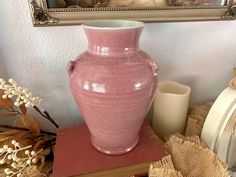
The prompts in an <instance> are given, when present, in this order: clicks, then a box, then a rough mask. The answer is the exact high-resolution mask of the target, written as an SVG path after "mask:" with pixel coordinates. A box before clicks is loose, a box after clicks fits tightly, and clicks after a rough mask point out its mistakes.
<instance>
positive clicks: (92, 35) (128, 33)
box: [84, 27, 142, 56]
mask: <svg viewBox="0 0 236 177" xmlns="http://www.w3.org/2000/svg"><path fill="white" fill-rule="evenodd" d="M84 30H85V33H86V36H87V39H88V52H90V53H93V54H95V55H104V56H106V55H109V56H111V55H122V54H127V53H132V52H134V51H136V50H139V37H140V34H141V32H142V27H140V28H134V29H117V30H116V29H113V30H106V29H89V28H88V29H84Z"/></svg>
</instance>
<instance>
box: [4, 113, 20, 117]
mask: <svg viewBox="0 0 236 177" xmlns="http://www.w3.org/2000/svg"><path fill="white" fill-rule="evenodd" d="M15 116H17V114H16V113H0V117H15Z"/></svg>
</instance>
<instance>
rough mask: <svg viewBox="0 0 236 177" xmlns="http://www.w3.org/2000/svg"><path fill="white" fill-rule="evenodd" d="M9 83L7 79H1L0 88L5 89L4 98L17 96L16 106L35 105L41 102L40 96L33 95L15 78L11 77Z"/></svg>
mask: <svg viewBox="0 0 236 177" xmlns="http://www.w3.org/2000/svg"><path fill="white" fill-rule="evenodd" d="M9 83H10V84H7V83H6V81H5V80H3V79H0V89H1V90H4V95H3V96H2V98H13V97H14V96H15V97H16V99H15V102H14V105H15V106H18V107H19V106H20V105H23V104H24V105H25V106H26V107H33V106H35V105H39V103H40V102H41V99H40V98H39V97H33V96H32V93H31V92H30V91H29V90H28V89H27V88H22V87H20V86H18V85H17V82H16V81H15V80H13V79H9Z"/></svg>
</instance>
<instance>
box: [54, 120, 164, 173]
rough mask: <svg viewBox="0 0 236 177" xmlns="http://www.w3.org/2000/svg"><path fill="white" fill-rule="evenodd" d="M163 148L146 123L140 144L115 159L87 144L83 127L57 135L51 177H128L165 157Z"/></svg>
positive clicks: (141, 131) (87, 132)
mask: <svg viewBox="0 0 236 177" xmlns="http://www.w3.org/2000/svg"><path fill="white" fill-rule="evenodd" d="M165 155H166V153H165V149H164V147H163V146H162V144H161V141H160V140H159V139H158V137H157V136H156V135H155V133H154V131H153V130H152V128H151V127H150V126H149V125H148V123H146V122H145V123H144V124H143V126H142V127H141V130H140V141H139V143H138V145H137V146H136V147H135V148H134V149H133V150H132V151H131V152H129V153H126V154H124V155H118V156H111V155H106V154H102V153H100V152H98V151H97V150H96V149H95V148H94V147H93V146H92V144H91V142H90V133H89V130H88V128H87V126H86V125H85V124H80V125H74V126H69V127H66V128H61V129H59V130H58V132H57V140H56V148H55V159H54V165H53V176H54V177H68V176H78V177H80V176H81V177H87V176H89V177H92V176H94V177H98V176H101V177H105V176H107V177H108V176H110V177H115V176H117V177H126V176H127V177H128V176H131V175H135V174H143V173H147V172H148V168H149V165H150V163H152V162H154V161H157V160H160V159H161V158H162V157H163V156H165Z"/></svg>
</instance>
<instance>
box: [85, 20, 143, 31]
mask: <svg viewBox="0 0 236 177" xmlns="http://www.w3.org/2000/svg"><path fill="white" fill-rule="evenodd" d="M81 26H82V27H83V28H85V29H96V30H123V29H135V28H143V27H144V23H143V22H140V21H131V20H97V21H90V22H85V23H83V24H82V25H81Z"/></svg>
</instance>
